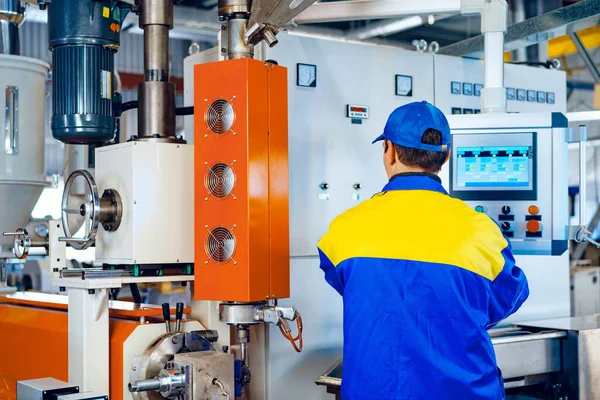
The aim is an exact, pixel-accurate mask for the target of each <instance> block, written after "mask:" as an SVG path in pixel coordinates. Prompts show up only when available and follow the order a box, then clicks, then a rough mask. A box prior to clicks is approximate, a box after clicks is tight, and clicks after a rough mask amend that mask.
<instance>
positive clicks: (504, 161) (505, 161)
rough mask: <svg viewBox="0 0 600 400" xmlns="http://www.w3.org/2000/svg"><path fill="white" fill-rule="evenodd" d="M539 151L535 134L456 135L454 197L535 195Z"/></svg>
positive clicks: (453, 178)
mask: <svg viewBox="0 0 600 400" xmlns="http://www.w3.org/2000/svg"><path fill="white" fill-rule="evenodd" d="M535 152H536V149H535V133H494V134H489V133H482V134H476V133H475V134H464V135H460V134H456V135H453V140H452V160H451V171H452V180H451V181H452V182H451V191H452V194H454V195H455V196H456V197H459V198H463V199H473V200H474V199H490V198H493V197H497V198H499V199H501V198H514V199H519V198H524V197H523V196H524V195H525V194H526V193H529V194H534V195H535V189H536V182H535V179H536V165H535V160H536V158H535ZM528 197H530V196H528Z"/></svg>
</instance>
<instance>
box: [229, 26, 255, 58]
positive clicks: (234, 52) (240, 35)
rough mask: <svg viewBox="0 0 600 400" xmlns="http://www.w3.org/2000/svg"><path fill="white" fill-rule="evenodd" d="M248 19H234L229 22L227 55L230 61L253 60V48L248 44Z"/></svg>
mask: <svg viewBox="0 0 600 400" xmlns="http://www.w3.org/2000/svg"><path fill="white" fill-rule="evenodd" d="M247 23H248V20H247V19H244V18H232V19H230V20H228V21H227V25H226V27H227V54H228V58H229V59H230V60H233V59H236V58H252V56H253V46H252V45H249V44H247V43H246V40H245V39H244V35H245V33H246V24H247Z"/></svg>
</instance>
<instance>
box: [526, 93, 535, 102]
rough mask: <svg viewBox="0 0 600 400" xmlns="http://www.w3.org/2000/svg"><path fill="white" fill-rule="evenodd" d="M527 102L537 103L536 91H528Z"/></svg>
mask: <svg viewBox="0 0 600 400" xmlns="http://www.w3.org/2000/svg"><path fill="white" fill-rule="evenodd" d="M527 101H531V102H535V90H528V91H527Z"/></svg>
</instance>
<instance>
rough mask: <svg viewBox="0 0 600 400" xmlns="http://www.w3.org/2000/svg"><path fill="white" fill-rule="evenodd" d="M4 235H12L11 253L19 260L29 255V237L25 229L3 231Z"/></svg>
mask: <svg viewBox="0 0 600 400" xmlns="http://www.w3.org/2000/svg"><path fill="white" fill-rule="evenodd" d="M4 236H14V238H15V240H14V242H13V253H14V254H15V257H17V258H18V259H19V260H24V259H26V258H27V256H28V255H29V248H30V247H31V239H30V238H29V233H28V232H27V229H23V228H19V229H17V230H16V231H15V232H4Z"/></svg>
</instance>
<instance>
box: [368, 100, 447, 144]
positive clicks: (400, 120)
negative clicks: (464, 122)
mask: <svg viewBox="0 0 600 400" xmlns="http://www.w3.org/2000/svg"><path fill="white" fill-rule="evenodd" d="M427 129H436V130H438V131H440V132H441V133H442V144H440V145H435V144H425V143H421V140H422V138H423V134H424V133H425V131H427ZM381 140H389V141H391V142H392V143H394V144H396V145H398V146H403V147H410V148H412V149H417V150H428V151H441V152H446V151H448V149H449V148H450V142H451V139H450V125H448V120H447V119H446V116H445V115H444V113H442V112H441V111H440V109H439V108H437V107H435V106H433V105H431V104H429V103H428V102H426V101H421V102H415V103H409V104H405V105H403V106H402V107H398V108H396V109H395V110H394V111H393V112H392V113H391V114H390V117H389V118H388V120H387V123H386V124H385V128H384V130H383V133H382V134H381V135H380V136H379V137H378V138H377V139H375V140H373V143H375V142H379V141H381Z"/></svg>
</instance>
